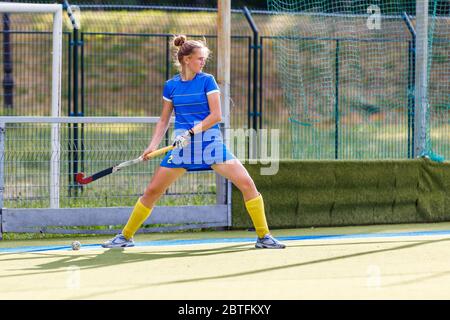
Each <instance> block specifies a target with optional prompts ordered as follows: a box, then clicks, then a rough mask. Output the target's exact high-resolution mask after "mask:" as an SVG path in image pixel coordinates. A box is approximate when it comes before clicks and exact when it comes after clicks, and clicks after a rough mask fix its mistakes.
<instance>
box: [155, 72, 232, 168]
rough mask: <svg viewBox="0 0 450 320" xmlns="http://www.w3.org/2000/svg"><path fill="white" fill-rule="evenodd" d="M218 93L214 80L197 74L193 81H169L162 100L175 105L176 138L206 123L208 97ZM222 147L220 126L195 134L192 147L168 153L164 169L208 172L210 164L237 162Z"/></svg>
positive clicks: (177, 76) (179, 79) (175, 78)
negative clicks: (231, 160) (204, 121)
mask: <svg viewBox="0 0 450 320" xmlns="http://www.w3.org/2000/svg"><path fill="white" fill-rule="evenodd" d="M215 92H219V86H218V85H217V82H216V80H215V79H214V77H213V76H212V75H210V74H208V73H203V72H200V73H197V74H196V75H195V76H194V78H193V79H192V80H188V81H184V80H182V79H181V76H180V75H176V76H174V77H173V78H172V79H170V80H168V81H166V83H165V85H164V90H163V99H164V100H166V101H169V102H172V104H173V108H174V111H175V135H176V134H182V133H183V132H184V131H186V130H189V129H191V128H192V127H194V126H195V125H197V124H198V123H199V122H201V121H203V120H204V119H205V118H206V117H207V116H208V115H209V114H210V113H211V112H210V110H209V104H208V95H210V94H212V93H215ZM234 158H235V157H234V155H233V154H232V153H230V152H229V151H228V149H227V148H226V146H225V144H224V143H223V137H222V134H221V132H220V128H219V125H218V124H215V125H214V126H212V127H211V128H209V129H208V130H206V131H202V133H201V134H196V135H194V136H193V138H192V139H191V142H190V143H189V145H187V146H185V147H183V148H182V149H174V150H172V151H169V152H168V153H167V155H166V156H165V157H164V159H163V160H162V162H161V166H163V167H169V168H185V169H187V170H188V171H197V170H209V169H211V164H214V163H222V162H224V161H227V160H230V159H234Z"/></svg>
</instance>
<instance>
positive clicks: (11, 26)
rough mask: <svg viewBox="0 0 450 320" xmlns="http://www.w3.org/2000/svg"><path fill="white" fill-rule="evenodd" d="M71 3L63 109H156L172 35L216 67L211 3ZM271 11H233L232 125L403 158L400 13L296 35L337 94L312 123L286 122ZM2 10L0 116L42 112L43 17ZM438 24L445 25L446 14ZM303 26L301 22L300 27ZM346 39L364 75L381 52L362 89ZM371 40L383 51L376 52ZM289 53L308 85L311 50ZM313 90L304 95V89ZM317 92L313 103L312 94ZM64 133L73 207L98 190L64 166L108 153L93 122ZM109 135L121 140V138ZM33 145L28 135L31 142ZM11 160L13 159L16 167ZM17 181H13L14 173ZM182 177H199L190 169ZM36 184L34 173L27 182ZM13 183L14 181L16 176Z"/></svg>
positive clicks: (314, 145) (408, 140)
mask: <svg viewBox="0 0 450 320" xmlns="http://www.w3.org/2000/svg"><path fill="white" fill-rule="evenodd" d="M80 9H81V11H80V12H81V15H80V21H81V28H80V30H79V32H77V34H75V31H73V30H72V25H71V23H70V21H69V20H68V18H67V17H65V24H64V41H63V52H64V59H63V69H62V75H63V81H62V107H63V108H62V113H63V114H62V115H65V116H159V114H160V109H161V94H162V88H163V84H164V81H165V80H166V79H168V78H170V77H172V76H173V75H174V74H175V73H176V72H177V71H176V70H175V68H174V67H173V64H172V48H171V47H170V41H171V37H172V36H173V35H174V34H187V35H188V36H191V37H193V38H205V39H206V41H207V44H208V46H209V47H210V49H211V51H212V55H211V57H210V60H209V62H208V64H207V67H206V69H205V72H209V73H212V74H215V72H216V60H215V52H216V36H215V34H216V29H215V28H216V26H215V24H216V15H217V12H216V10H214V9H199V8H196V9H189V10H188V9H187V8H178V9H177V8H165V7H161V8H155V7H143V6H139V7H131V6H87V5H86V6H80ZM275 18H276V16H274V15H273V14H269V13H268V12H263V11H248V10H233V11H232V20H231V22H232V39H231V45H232V48H231V55H232V56H231V61H232V64H231V88H230V91H231V100H232V102H231V127H232V128H246V129H248V128H256V129H258V128H266V129H278V130H280V137H281V139H282V141H283V143H282V144H281V145H280V158H281V159H389V158H410V157H411V150H412V149H413V143H414V141H413V140H412V137H413V134H412V132H411V131H412V130H413V128H412V127H411V125H412V123H413V122H412V120H411V119H410V117H411V116H412V114H411V112H410V111H411V103H412V102H411V101H412V100H411V94H412V92H413V88H414V84H413V83H412V77H413V76H412V75H413V72H414V70H413V66H414V64H413V60H412V59H413V57H412V52H413V43H412V37H411V33H410V31H409V30H408V28H407V26H406V24H405V22H404V21H403V17H402V16H401V15H399V16H398V17H396V18H395V19H393V20H394V22H392V24H393V26H392V28H391V29H390V30H395V32H393V33H392V34H383V36H378V37H377V38H376V39H372V38H371V39H363V38H352V39H347V38H345V37H327V38H325V39H324V38H320V37H319V36H313V37H304V38H303V40H302V41H304V42H305V43H307V42H315V43H318V42H320V43H321V45H322V46H323V47H324V48H327V50H328V51H327V54H328V56H326V58H327V59H328V60H327V61H328V62H327V63H328V65H329V66H330V67H331V68H332V70H333V72H332V78H331V83H332V84H333V86H332V88H331V91H330V92H331V94H332V96H333V97H335V98H336V99H334V100H332V101H331V103H330V101H326V100H324V102H323V103H322V105H323V108H325V109H327V114H326V117H325V116H324V117H322V118H321V119H320V122H317V123H314V125H312V126H301V125H300V126H295V125H293V124H292V123H291V122H290V121H289V111H290V110H289V108H290V107H289V101H287V100H286V96H285V92H284V91H283V79H282V77H281V75H280V72H282V70H281V69H280V64H279V59H280V56H279V55H278V53H277V51H276V48H275V47H276V43H277V41H280V40H279V38H278V37H279V36H278V33H279V29H280V28H282V27H283V25H280V23H279V21H278V22H277V20H276V19H275ZM6 19H7V18H5V17H4V16H3V29H2V32H1V33H0V42H2V43H5V42H8V43H10V49H9V50H11V56H12V63H13V71H12V76H13V80H14V89H13V90H14V91H13V98H14V104H13V105H12V106H9V107H3V108H0V115H3V116H6V115H15V116H48V115H50V107H49V106H50V103H49V99H50V94H49V83H50V80H49V79H50V78H49V77H50V68H51V65H50V64H49V62H48V61H50V60H49V52H50V49H49V48H50V43H51V36H50V33H49V30H48V20H49V17H46V16H45V15H44V16H39V17H37V16H33V15H27V16H20V17H15V16H10V17H9V22H7V21H6ZM297 23H300V24H299V25H300V27H299V28H300V29H301V26H302V23H306V22H302V21H300V22H297ZM303 26H304V25H303ZM439 27H440V28H441V30H444V29H445V28H448V24H443V25H440V26H439ZM445 30H446V29H445ZM306 31H307V29H306ZM306 31H305V30H302V32H303V33H305V32H306ZM442 34H443V36H441V37H440V38H439V39H438V41H437V42H436V43H437V44H436V45H435V47H434V48H435V49H434V51H433V56H434V57H438V64H434V65H432V66H433V67H432V69H431V85H430V101H431V103H432V105H431V106H432V110H436V112H435V113H432V121H431V123H430V126H431V130H432V133H433V135H432V139H433V142H434V143H433V145H434V146H435V147H436V151H437V152H438V153H440V154H442V155H444V156H445V157H446V158H450V129H449V109H448V106H447V104H448V103H449V100H448V98H445V97H448V96H450V95H449V94H450V93H449V91H450V90H449V85H448V83H450V79H449V75H448V72H447V71H446V70H449V69H450V67H449V64H450V62H449V59H448V55H447V58H446V57H445V53H446V52H447V53H448V48H449V45H450V41H449V39H448V37H447V38H446V36H445V32H442ZM349 43H351V45H349ZM305 47H306V48H307V47H308V45H306V46H305ZM355 48H357V49H358V50H359V52H361V57H360V59H361V61H363V63H362V65H363V66H364V68H367V69H364V68H363V69H361V70H360V72H361V74H365V73H366V72H367V70H368V69H369V68H372V67H374V66H375V67H380V66H379V65H378V64H377V63H379V61H385V65H383V68H384V70H385V73H384V76H383V77H378V78H377V79H376V80H377V82H373V83H370V81H369V82H368V83H367V85H366V87H365V88H362V89H361V90H366V91H357V90H355V89H354V88H352V87H351V80H352V79H351V73H349V72H348V68H349V66H348V65H345V64H343V62H342V61H344V58H345V57H346V56H348V55H349V54H351V50H353V49H355ZM380 48H383V50H382V51H380ZM4 50H5V49H4ZM377 50H378V51H377ZM373 51H375V52H378V53H377V57H378V58H379V60H377V61H374V60H371V58H370V57H369V56H368V55H366V54H365V53H368V52H373ZM382 55H385V56H384V57H383V56H382ZM439 57H440V58H439ZM382 59H384V60H382ZM439 59H440V60H439ZM297 61H299V63H300V64H301V65H302V67H304V68H310V69H311V71H312V72H311V74H312V77H311V79H309V81H310V82H309V86H315V85H316V83H317V81H318V80H319V78H317V77H314V76H315V75H317V74H318V73H320V70H318V71H319V72H318V73H316V74H315V73H314V70H316V69H314V68H315V66H314V59H312V57H311V53H310V52H307V50H306V51H303V52H301V53H300V54H299V56H298V58H297ZM4 62H5V55H0V65H4ZM346 68H347V69H346ZM386 70H387V71H386ZM389 70H391V71H389ZM380 83H382V84H383V86H381V87H379V88H377V87H376V84H380ZM4 88H5V87H4ZM387 89H389V92H387V91H386V90H387ZM3 90H5V89H3ZM5 96H6V95H5V91H3V92H2V94H1V95H0V105H2V106H3V105H5ZM361 96H366V97H375V98H376V99H378V100H376V101H377V102H379V105H378V107H379V106H381V107H382V109H381V110H380V109H379V108H378V109H377V105H374V104H373V103H372V102H373V101H368V103H366V104H364V103H361V102H360V101H358V99H359V98H360V97H361ZM442 97H444V98H442ZM313 98H314V97H313V96H311V98H310V99H313ZM383 98H386V99H384V100H383ZM446 99H447V100H446ZM359 100H360V99H359ZM318 101H319V100H317V101H316V102H315V103H316V104H317V105H318V104H319V103H318ZM380 101H381V102H380ZM325 102H326V103H325ZM435 102H436V103H439V104H440V107H439V108H437V109H434V108H433V107H434V105H433V104H434V103H435ZM383 108H384V109H383ZM433 112H434V111H433ZM27 130H28V132H30V133H29V135H30V136H33V138H36V137H37V136H34V134H33V132H35V134H37V135H40V134H41V133H37V131H33V130H35V129H32V128H28V129H26V128H22V129H21V130H16V131H15V132H19V131H23V132H27ZM98 130H100V129H98ZM102 130H103V129H102ZM108 130H109V129H108ZM119 131H120V132H122V133H123V134H124V135H127V134H129V133H128V131H127V130H125V131H124V130H118V132H119ZM132 131H133V132H135V131H136V130H132ZM13 132H14V131H13ZM63 133H64V134H65V135H66V136H64V139H66V142H67V144H65V146H66V147H67V150H66V155H65V156H64V157H63V159H64V161H65V162H64V163H65V164H64V165H63V166H62V168H63V169H62V172H67V176H65V177H64V178H63V179H64V181H67V188H65V189H66V190H67V194H66V195H65V197H66V198H65V199H64V201H67V205H68V206H77V205H78V204H76V201H75V200H74V198H75V199H76V198H78V197H85V198H89V197H92V198H95V197H97V196H98V195H89V194H88V193H78V192H76V191H75V190H77V187H76V185H75V184H74V182H73V175H72V174H73V172H76V171H78V170H82V169H84V167H83V166H85V165H86V164H87V163H89V162H90V161H94V160H95V161H98V163H102V162H101V161H103V160H105V161H106V160H108V161H109V160H116V158H114V159H112V158H111V159H110V155H109V154H108V155H107V154H102V153H101V151H99V152H98V153H97V154H94V153H93V151H92V150H94V149H96V148H100V147H101V146H100V145H93V144H92V141H95V140H96V139H97V138H96V137H97V132H96V131H95V130H93V128H88V127H86V126H81V125H80V126H78V125H76V124H71V125H67V127H66V128H64V131H63ZM142 133H143V134H144V136H142V137H140V138H139V139H142V141H141V140H140V141H141V143H140V144H139V146H137V145H133V147H130V146H129V145H128V144H127V145H126V146H121V147H120V148H122V147H123V148H130V150H133V152H135V153H139V152H140V151H141V150H140V149H142V148H144V147H145V142H144V140H145V139H150V135H151V128H142ZM105 134H107V135H108V133H105ZM169 134H170V132H169ZM169 134H168V135H167V141H166V143H168V140H169ZM11 139H12V138H11ZM18 139H19V138H18ZM111 139H112V140H114V139H113V138H111ZM116 140H117V141H120V139H118V138H117V139H116ZM11 141H14V140H11ZM18 141H19V140H17V141H16V143H18ZM36 143H37V142H36ZM18 145H19V144H18ZM32 145H33V144H31V145H28V148H31V146H32ZM119 145H120V144H119ZM296 145H297V147H296ZM127 155H128V156H130V155H131V154H127ZM105 157H106V158H105ZM120 158H121V159H122V158H125V156H122V157H120ZM117 160H119V159H118V158H117ZM18 161H20V160H18ZM108 161H107V162H108ZM102 164H103V163H102ZM25 167H26V166H25ZM25 167H24V168H25ZM8 170H13V167H11V168H9V169H8ZM20 170H23V171H22V173H18V172H17V175H18V176H17V177H16V178H18V177H19V176H20V175H24V174H25V172H26V170H27V169H20ZM13 171H14V170H13ZM14 172H15V171H14ZM70 179H72V180H70ZM19 180H20V179H15V180H14V181H16V182H13V181H11V182H10V183H16V184H18V182H17V181H19ZM189 183H192V185H197V184H201V183H200V181H199V180H198V181H191V182H189ZM39 185H40V182H38V181H37V182H36V186H39ZM141 187H142V186H141V185H139V187H138V188H137V189H136V190H135V189H133V190H131V191H130V192H129V193H127V194H129V196H131V197H134V195H135V194H137V193H139V190H140V189H139V188H141ZM14 188H16V189H17V190H19V189H20V190H23V189H21V187H19V186H14V187H12V189H14ZM183 188H184V187H183V186H182V184H180V186H179V187H177V186H174V191H173V192H174V193H182V191H181V189H183ZM107 190H108V187H107V186H105V188H104V191H105V194H106V196H100V198H101V199H103V200H102V201H101V203H102V204H107V205H120V204H121V203H122V202H121V201H122V200H123V201H125V200H124V199H125V198H127V197H128V196H125V195H117V198H116V199H111V195H110V194H108V192H107ZM21 192H22V195H23V194H28V191H27V192H25V191H21ZM27 197H28V198H27ZM30 197H31V198H33V197H34V198H33V199H37V198H36V195H35V194H34V193H33V195H31V194H29V195H27V196H26V197H25V198H22V199H20V201H19V200H18V199H19V198H20V197H19V198H18V193H15V194H11V199H16V200H17V202H15V203H16V205H17V206H27V205H28V204H29V202H28V201H30V200H29V199H31V198H30ZM27 199H28V200H27ZM116 200H117V201H116ZM126 201H128V200H126ZM11 204H12V202H11Z"/></svg>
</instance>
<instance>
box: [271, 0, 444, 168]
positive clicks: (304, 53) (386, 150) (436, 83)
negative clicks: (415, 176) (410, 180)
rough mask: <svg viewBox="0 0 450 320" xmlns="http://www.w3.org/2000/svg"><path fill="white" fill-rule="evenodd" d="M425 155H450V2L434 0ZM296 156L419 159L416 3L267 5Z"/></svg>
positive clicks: (312, 0) (274, 1)
mask: <svg viewBox="0 0 450 320" xmlns="http://www.w3.org/2000/svg"><path fill="white" fill-rule="evenodd" d="M429 7H430V10H429V14H430V18H429V51H430V54H429V68H428V69H429V72H430V75H429V78H430V79H429V86H430V88H429V95H428V98H429V102H430V108H429V113H428V116H429V118H430V120H429V125H428V130H429V132H428V135H427V138H428V139H429V140H428V143H427V150H430V153H431V150H432V147H433V148H434V149H433V150H435V151H439V153H441V154H443V155H445V156H449V155H450V154H449V147H448V145H449V140H450V138H449V134H448V133H449V123H448V119H449V117H448V112H449V110H448V105H449V102H448V101H449V100H448V97H449V79H448V76H449V69H450V66H449V64H450V63H449V59H448V52H449V50H448V48H449V45H450V36H449V31H448V30H449V17H448V16H449V2H448V1H446V0H430V1H429ZM268 8H269V10H271V11H272V12H274V13H275V14H274V15H273V17H272V25H276V27H275V28H273V32H274V33H275V34H276V37H274V38H275V39H273V47H274V50H275V52H276V54H275V56H276V63H277V68H278V71H279V72H278V76H279V78H280V82H281V83H282V87H283V92H284V103H285V105H286V107H287V108H288V109H289V122H290V124H291V129H290V137H289V138H290V142H291V145H292V158H294V159H308V158H310V159H324V158H325V159H326V158H340V159H342V158H345V159H386V158H411V157H412V155H413V147H414V140H413V139H414V130H415V128H414V116H415V114H414V86H415V83H414V77H415V71H414V70H415V69H414V67H415V60H414V35H413V32H412V31H411V28H408V20H409V21H411V26H412V29H414V28H415V10H416V2H415V1H414V0H413V1H404V0H390V1H383V0H370V1H369V0H359V1H347V0H342V1H324V0H297V1H286V0H268Z"/></svg>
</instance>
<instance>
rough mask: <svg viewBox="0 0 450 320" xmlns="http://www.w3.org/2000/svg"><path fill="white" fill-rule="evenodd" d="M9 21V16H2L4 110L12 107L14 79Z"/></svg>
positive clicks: (6, 14) (5, 14)
mask: <svg viewBox="0 0 450 320" xmlns="http://www.w3.org/2000/svg"><path fill="white" fill-rule="evenodd" d="M10 27H11V20H10V19H9V14H8V13H4V14H3V72H4V74H3V92H4V101H3V102H4V106H5V109H13V107H14V100H13V99H14V77H13V63H12V47H11V34H10V33H9V30H10Z"/></svg>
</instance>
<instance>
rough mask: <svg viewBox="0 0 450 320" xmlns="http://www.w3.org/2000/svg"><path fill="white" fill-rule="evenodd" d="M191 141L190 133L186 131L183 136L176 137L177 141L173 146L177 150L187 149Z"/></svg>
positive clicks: (174, 141)
mask: <svg viewBox="0 0 450 320" xmlns="http://www.w3.org/2000/svg"><path fill="white" fill-rule="evenodd" d="M190 140H191V135H190V134H189V131H186V132H185V133H183V134H182V135H178V136H176V137H175V140H173V143H172V145H173V146H175V148H179V149H181V148H184V147H186V146H187V145H188V144H189V142H190Z"/></svg>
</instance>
